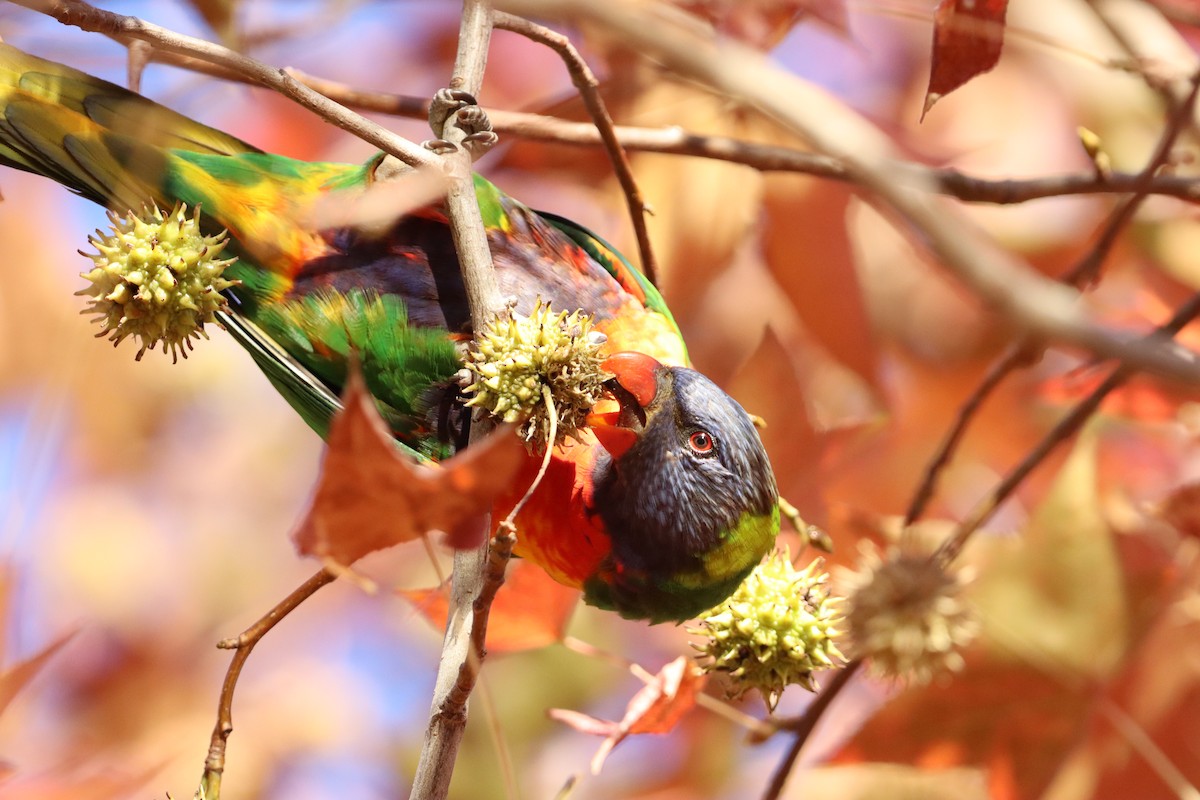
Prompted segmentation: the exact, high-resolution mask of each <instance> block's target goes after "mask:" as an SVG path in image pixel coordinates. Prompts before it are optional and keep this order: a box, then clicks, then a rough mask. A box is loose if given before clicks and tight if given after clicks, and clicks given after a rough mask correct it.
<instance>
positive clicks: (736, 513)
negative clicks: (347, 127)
mask: <svg viewBox="0 0 1200 800" xmlns="http://www.w3.org/2000/svg"><path fill="white" fill-rule="evenodd" d="M0 109H2V111H0V163H3V164H6V165H8V166H11V167H15V168H17V169H21V170H26V171H28V172H33V173H37V174H41V175H44V176H46V177H49V178H51V179H53V180H55V181H57V182H59V183H61V184H63V185H64V186H66V187H67V188H69V189H70V190H72V191H74V192H76V193H78V194H80V195H83V196H84V197H87V198H90V199H91V200H94V201H95V202H97V203H100V204H103V205H106V206H108V207H109V208H111V209H113V210H114V211H116V212H118V213H125V212H127V211H128V210H129V209H138V208H142V207H143V206H145V205H147V204H149V203H151V202H153V203H158V204H159V205H163V206H165V207H170V206H171V205H172V204H174V203H176V202H178V201H182V202H183V203H186V204H187V205H188V206H189V207H193V208H196V207H198V208H200V209H201V212H202V220H201V221H202V224H203V225H205V226H207V228H208V229H210V230H213V231H216V230H220V229H227V230H228V231H229V234H230V244H229V247H228V250H227V252H229V253H232V254H233V255H236V256H237V259H238V260H237V261H236V263H234V264H233V265H232V266H230V267H228V269H227V270H226V275H227V277H229V278H231V279H236V280H238V281H240V282H241V283H240V285H237V286H234V287H232V288H229V289H227V290H226V294H227V295H228V297H229V301H230V307H231V313H230V314H229V315H228V318H227V319H228V321H227V324H226V327H227V328H229V329H230V330H231V332H232V333H233V334H234V335H235V336H236V338H237V339H238V341H239V342H241V343H242V344H243V345H244V346H246V347H247V349H248V350H249V351H250V353H251V355H252V356H253V357H254V359H255V361H256V362H257V363H258V364H259V366H260V367H261V368H262V369H263V371H264V372H265V373H266V374H267V376H268V378H270V379H271V382H272V383H273V384H274V385H275V386H276V388H277V389H279V390H280V391H281V392H282V394H283V395H284V396H285V397H286V398H287V399H288V401H289V402H290V403H291V405H292V406H293V407H294V408H296V410H297V411H298V412H299V413H300V414H301V415H302V416H303V418H304V419H305V421H306V422H307V423H308V424H309V425H310V426H311V427H313V428H314V429H315V430H316V431H317V432H318V433H322V434H323V433H324V432H325V430H326V428H327V426H328V423H329V420H330V418H331V416H332V414H333V413H334V412H335V411H336V408H337V404H336V400H335V399H331V398H335V397H336V393H337V392H338V391H339V390H340V388H341V386H342V382H343V381H344V379H345V376H346V370H347V365H348V361H349V359H350V358H351V356H352V353H356V354H357V358H358V359H359V361H360V363H361V367H362V371H363V374H364V377H365V378H366V382H367V386H368V388H369V389H370V391H371V393H372V395H373V396H374V397H375V398H376V402H377V404H378V405H379V408H380V411H381V412H382V414H383V415H384V419H385V420H387V422H388V423H389V425H390V426H391V428H392V430H393V432H394V434H395V436H396V438H397V440H398V441H399V442H401V443H402V444H403V445H405V446H407V447H409V448H411V449H412V450H414V451H416V452H417V453H420V454H422V455H425V456H427V457H432V458H437V457H440V456H441V455H443V454H444V448H443V445H442V444H441V443H440V438H439V434H443V435H444V430H443V428H444V425H439V420H440V421H442V422H444V421H445V417H446V413H445V409H446V398H447V397H452V396H453V395H452V393H453V388H452V387H453V386H454V385H455V376H456V373H457V372H458V371H459V369H460V368H461V354H460V350H459V347H458V345H457V344H456V342H461V341H464V340H466V339H468V338H469V337H470V335H471V330H470V320H469V312H468V308H467V302H466V297H465V294H464V291H463V286H462V281H461V276H460V274H459V265H458V260H457V257H456V255H455V250H454V246H453V244H452V241H451V236H450V232H449V230H448V226H447V221H446V217H445V213H444V211H443V209H442V208H441V206H440V205H439V204H437V203H434V204H432V205H429V206H427V207H423V208H419V209H417V210H415V211H411V212H409V213H406V214H404V215H403V216H402V217H400V218H399V219H395V220H394V221H391V222H389V224H387V225H385V226H383V228H382V229H371V230H369V231H367V230H363V229H359V228H355V227H353V226H348V225H337V226H335V227H323V226H322V225H321V224H320V223H319V222H317V221H316V220H317V219H318V218H319V216H320V215H319V214H317V213H315V211H316V209H317V207H318V204H320V203H325V204H330V203H332V204H333V205H337V204H339V203H349V202H352V201H353V200H354V198H355V197H357V196H359V195H361V193H362V191H363V190H364V189H365V188H367V187H368V186H370V185H371V184H372V183H373V182H375V181H376V174H375V170H376V167H377V166H378V164H379V163H380V158H379V157H377V158H374V159H371V160H370V161H368V162H367V163H366V164H361V165H350V164H333V163H309V162H305V161H297V160H294V159H290V158H286V157H284V156H279V155H273V154H269V153H263V152H261V151H259V150H257V149H255V148H254V147H252V146H251V145H248V144H246V143H244V142H242V141H239V140H238V139H235V138H233V137H231V136H228V135H226V134H224V133H221V132H220V131H217V130H214V129H211V128H208V127H205V126H203V125H201V124H199V123H197V122H194V121H193V120H190V119H188V118H186V117H184V116H181V115H179V114H177V113H175V112H173V111H170V110H169V109H166V108H164V107H162V106H160V105H158V104H156V103H154V102H152V101H150V100H147V99H146V98H144V97H142V96H140V95H138V94H135V93H133V92H130V91H128V90H125V89H123V88H121V87H119V86H116V85H113V84H111V83H107V82H105V81H102V80H99V79H97V78H94V77H92V76H89V75H87V74H85V73H82V72H79V71H76V70H74V69H71V68H69V67H66V66H63V65H61V64H57V63H54V62H51V61H45V60H42V59H39V58H35V57H33V56H30V55H28V54H26V53H23V52H22V51H20V50H17V49H15V48H13V47H11V46H8V45H4V44H0ZM475 185H476V193H477V196H478V200H479V205H480V208H481V210H482V212H483V218H484V220H485V223H486V226H487V228H488V237H489V243H490V247H491V250H492V255H493V258H494V261H495V265H496V271H497V280H498V281H499V284H500V288H501V292H502V293H503V294H504V295H508V296H512V297H515V298H517V310H518V311H519V312H521V313H525V314H528V313H530V311H531V309H532V306H533V304H534V302H535V298H538V297H540V298H542V299H543V300H545V301H548V302H549V303H550V304H551V305H552V306H553V307H554V308H556V309H561V310H575V309H581V310H583V311H584V312H585V313H587V314H589V315H591V316H592V318H593V324H594V328H595V329H596V330H598V331H600V332H602V333H604V334H605V335H606V336H607V343H606V345H605V347H606V354H609V355H611V356H612V357H611V358H609V359H608V361H607V362H606V365H607V368H608V369H609V371H610V372H611V373H612V374H613V375H614V381H615V383H613V382H610V384H611V385H612V388H613V394H614V397H615V398H616V399H618V400H619V401H620V404H621V408H620V411H619V412H610V413H608V414H596V415H593V418H594V424H593V425H592V427H591V428H590V429H587V428H585V429H583V430H582V432H581V433H580V437H579V440H578V441H568V442H566V443H565V444H563V445H561V446H559V447H556V448H555V449H554V453H553V458H552V460H551V466H550V469H549V471H548V474H547V476H546V479H545V480H544V481H543V482H542V484H541V485H540V487H539V488H538V490H537V491H536V492H535V494H534V495H533V497H532V498H531V499H530V501H529V502H528V503H527V504H526V506H525V507H524V508H523V509H522V511H521V513H520V514H519V516H518V517H517V519H516V525H517V529H518V531H519V534H518V544H517V550H516V552H517V554H518V555H520V556H523V557H525V558H528V559H531V560H533V561H535V562H536V563H538V564H539V565H541V566H542V567H543V568H544V569H546V571H547V572H548V573H549V574H550V575H551V576H553V577H554V578H555V579H556V580H558V581H560V582H562V583H565V584H568V585H572V586H577V587H581V588H582V589H583V591H584V596H585V599H586V601H587V602H589V603H591V604H593V605H596V606H600V607H602V608H609V609H614V610H616V611H617V612H619V613H620V614H622V615H624V616H627V617H633V618H641V619H648V620H651V621H654V622H658V621H665V620H683V619H688V618H690V617H692V616H695V615H696V614H698V613H700V612H701V611H703V610H705V609H707V608H709V607H711V606H713V605H715V604H716V603H718V602H720V601H721V600H723V599H724V598H725V597H727V596H728V595H729V594H730V593H731V592H732V591H733V589H734V588H736V587H737V585H738V584H739V583H740V582H741V581H742V580H743V579H744V578H745V576H746V575H747V574H748V573H749V572H750V571H751V569H752V568H753V567H754V566H755V565H756V564H757V563H758V562H759V560H760V559H761V557H762V556H763V555H764V554H765V553H766V552H767V551H768V550H769V549H770V547H771V546H772V544H773V542H774V540H775V536H776V534H777V532H778V530H779V511H778V504H777V495H776V490H775V480H774V476H773V474H772V472H771V466H770V463H769V461H768V459H767V455H766V452H765V450H764V448H763V445H762V442H761V440H760V439H759V436H758V433H757V431H756V430H755V428H754V425H753V424H752V423H751V420H750V418H749V417H748V416H747V414H746V413H745V411H743V410H742V408H741V406H739V405H738V404H737V403H736V402H735V401H734V400H733V399H732V398H730V397H729V396H728V395H727V394H725V392H723V391H722V390H721V389H719V388H718V387H717V386H716V385H715V384H714V383H712V382H711V381H710V380H708V379H707V378H705V377H704V376H703V375H701V374H700V373H698V372H696V371H694V370H692V369H689V368H688V367H687V366H686V365H687V352H686V350H685V348H684V345H683V342H682V339H681V338H680V335H679V331H678V329H677V328H676V326H675V323H674V321H673V320H672V318H671V315H670V312H669V311H668V310H667V308H666V305H665V304H664V302H663V300H662V298H661V296H660V295H659V294H658V292H657V291H656V290H655V289H654V287H653V286H652V285H651V284H650V283H649V282H648V281H646V280H645V279H644V278H643V277H642V276H641V275H640V274H639V273H638V272H637V271H635V270H634V269H633V268H632V267H631V266H630V265H629V264H628V262H626V261H625V259H624V258H622V257H621V256H620V255H618V254H617V253H616V252H615V251H613V250H612V249H611V248H609V247H608V246H607V245H606V244H605V243H604V242H603V241H601V240H600V239H598V238H596V237H595V236H593V235H592V234H590V233H589V232H588V231H586V230H584V229H583V228H581V227H579V226H578V225H576V224H574V223H572V222H570V221H568V220H565V219H561V218H559V217H556V216H553V215H550V214H545V213H539V212H536V211H533V210H531V209H529V208H527V207H526V206H524V205H522V204H521V203H518V202H517V201H515V200H513V199H512V198H510V197H508V196H507V195H505V194H503V193H502V192H501V191H500V190H499V189H497V188H496V187H495V186H493V185H492V184H491V183H489V182H487V181H486V180H484V179H483V178H480V177H477V178H476V179H475ZM325 207H328V205H326V206H325ZM459 413H460V415H461V414H462V413H463V412H461V411H460V412H459ZM537 461H538V459H535V458H533V457H531V458H530V465H529V466H530V469H529V473H530V475H532V473H533V471H534V470H535V468H536V465H537ZM528 483H529V482H528V481H524V482H522V481H520V480H518V481H517V483H516V486H517V487H519V488H514V490H513V493H512V495H511V496H509V497H504V498H501V499H500V500H499V501H498V503H497V507H496V513H497V515H498V517H502V516H503V515H504V514H506V513H507V511H508V510H509V509H511V508H512V506H513V504H514V503H515V502H516V501H517V499H518V498H519V497H520V495H521V494H522V493H523V491H524V488H525V487H526V486H528Z"/></svg>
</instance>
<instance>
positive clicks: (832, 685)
mask: <svg viewBox="0 0 1200 800" xmlns="http://www.w3.org/2000/svg"><path fill="white" fill-rule="evenodd" d="M861 666H862V661H858V660H855V661H851V662H849V663H848V664H846V666H844V667H842V668H841V669H840V670H838V671H837V672H836V673H835V674H834V676H833V678H832V679H831V680H830V681H829V685H828V686H826V687H825V689H824V691H822V692H821V693H820V694H818V695H817V696H816V697H815V698H813V701H812V703H811V704H809V706H808V708H807V709H806V710H805V712H804V713H803V714H801V715H800V716H799V717H797V718H796V719H794V720H790V721H787V722H785V723H783V724H781V725H780V729H785V728H786V729H787V730H790V731H792V733H793V736H794V737H795V738H793V739H792V744H791V746H790V747H789V748H788V751H787V753H786V754H785V755H784V757H783V760H782V761H780V762H779V766H777V767H776V768H775V773H774V774H773V775H771V782H770V783H769V784H767V789H766V791H765V792H763V800H778V798H779V796H780V794H781V793H782V792H783V787H784V785H785V784H786V783H787V779H788V778H789V777H790V776H791V774H792V769H794V768H795V766H796V759H797V758H799V756H800V751H801V750H803V749H804V744H805V743H806V742H807V741H808V738H809V736H811V735H812V732H813V730H815V729H816V727H817V723H818V722H820V720H821V717H822V716H823V715H824V714H825V711H826V710H827V709H828V708H829V706H830V705H832V703H833V701H834V699H835V698H836V697H837V696H838V695H839V694H841V693H842V690H843V689H845V688H846V687H847V686H848V685H849V684H850V679H851V678H853V677H854V675H855V673H857V672H858V670H859V667H861Z"/></svg>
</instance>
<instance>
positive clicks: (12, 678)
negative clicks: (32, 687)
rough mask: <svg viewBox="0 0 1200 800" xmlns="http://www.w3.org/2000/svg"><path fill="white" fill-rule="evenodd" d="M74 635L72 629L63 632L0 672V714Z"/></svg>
mask: <svg viewBox="0 0 1200 800" xmlns="http://www.w3.org/2000/svg"><path fill="white" fill-rule="evenodd" d="M74 635H75V632H74V631H72V632H70V633H66V634H63V635H62V636H60V637H58V638H57V639H55V640H54V641H53V642H51V643H50V644H49V645H47V646H46V647H44V648H42V649H41V650H40V651H39V652H37V653H35V654H33V655H32V656H30V657H29V658H27V659H25V660H24V661H21V662H19V663H17V664H14V665H13V666H11V667H9V668H8V669H6V670H5V671H4V672H3V673H0V714H3V713H4V710H5V709H6V708H8V705H9V703H11V702H12V701H13V698H15V697H16V696H17V694H18V693H19V692H20V691H21V690H22V689H24V688H25V686H26V685H27V684H28V683H29V682H30V681H31V680H33V678H34V676H36V675H37V674H38V673H39V672H41V671H42V668H43V667H44V666H46V662H47V661H49V660H50V659H51V658H53V657H54V654H55V653H57V652H58V651H59V650H61V649H62V647H63V645H65V644H66V643H67V642H68V641H69V640H70V639H71V637H72V636H74Z"/></svg>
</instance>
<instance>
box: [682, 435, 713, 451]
mask: <svg viewBox="0 0 1200 800" xmlns="http://www.w3.org/2000/svg"><path fill="white" fill-rule="evenodd" d="M714 444H715V443H714V442H713V437H712V436H710V435H709V434H708V433H707V432H705V431H696V432H695V433H693V434H692V435H691V436H689V437H688V446H689V447H691V448H692V452H694V453H711V452H712V449H713V445H714Z"/></svg>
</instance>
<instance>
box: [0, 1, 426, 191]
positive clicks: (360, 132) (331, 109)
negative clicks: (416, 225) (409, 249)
mask: <svg viewBox="0 0 1200 800" xmlns="http://www.w3.org/2000/svg"><path fill="white" fill-rule="evenodd" d="M12 2H13V3H15V4H17V5H20V6H24V7H25V8H29V9H32V10H34V11H38V12H41V13H42V14H46V15H48V16H51V17H54V18H55V19H57V20H58V21H59V22H61V23H62V24H64V25H72V26H75V27H77V28H80V29H82V30H85V31H93V32H95V33H102V34H104V35H106V36H111V37H113V38H115V39H117V40H119V41H121V42H122V43H129V42H133V41H142V42H148V43H149V44H151V45H153V46H154V48H155V49H156V50H161V51H164V52H167V53H174V54H176V55H182V56H190V57H192V58H196V59H199V60H201V61H204V62H207V63H210V64H215V65H216V66H218V67H221V68H222V69H225V70H229V71H230V72H233V73H235V74H237V75H240V76H242V77H243V78H244V79H245V80H247V81H248V82H250V83H255V84H258V85H261V86H265V87H267V88H269V89H274V90H275V91H277V92H279V93H280V94H283V95H285V96H287V97H290V98H291V99H293V100H295V101H296V102H297V103H299V104H300V105H302V106H304V107H305V108H307V109H308V110H310V111H312V112H313V113H314V114H317V115H318V116H320V117H321V118H322V119H324V120H327V121H329V122H332V123H333V124H334V125H337V126H338V127H339V128H342V129H343V130H346V131H348V132H350V133H352V134H354V135H355V136H357V137H359V138H360V139H362V140H363V141H366V142H369V143H370V144H373V145H375V146H376V147H378V148H380V149H381V150H383V151H384V152H386V153H389V154H391V155H393V156H395V157H396V158H399V159H400V160H401V161H403V162H404V163H406V164H410V165H412V166H423V167H431V166H435V165H436V164H437V159H436V158H435V157H434V156H433V154H431V153H430V152H429V151H427V150H424V149H422V148H420V147H418V146H417V145H415V144H413V143H412V142H410V141H408V140H407V139H405V138H404V137H402V136H397V135H396V134H394V133H392V132H391V131H389V130H387V129H386V128H383V127H381V126H379V125H376V124H375V123H374V122H371V121H370V120H369V119H366V118H364V117H362V116H361V115H359V114H356V113H355V112H353V111H351V110H350V109H348V108H346V107H345V106H343V105H339V104H338V103H335V102H334V101H332V100H330V99H329V98H328V97H325V96H324V95H322V94H320V93H319V92H316V91H314V90H313V89H310V88H309V87H307V86H305V85H303V84H301V83H300V82H299V81H297V80H296V79H295V78H293V77H292V76H291V75H289V74H288V73H287V72H286V71H285V70H281V69H277V68H275V67H269V66H267V65H266V64H263V63H262V62H260V61H256V60H254V59H253V58H250V57H248V56H244V55H242V54H241V53H237V52H235V51H233V50H230V49H229V48H227V47H222V46H221V45H219V44H214V43H213V42H206V41H204V40H203V39H197V38H195V37H192V36H185V35H184V34H182V33H176V32H174V31H171V30H167V29H166V28H162V27H159V26H158V25H154V24H153V23H150V22H146V21H145V20H142V19H138V18H137V17H130V16H125V15H124V14H114V13H113V12H111V11H105V10H103V9H99V8H96V7H95V6H92V5H89V4H88V3H85V2H82V0H12ZM135 74H136V70H132V71H131V76H133V75H135Z"/></svg>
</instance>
